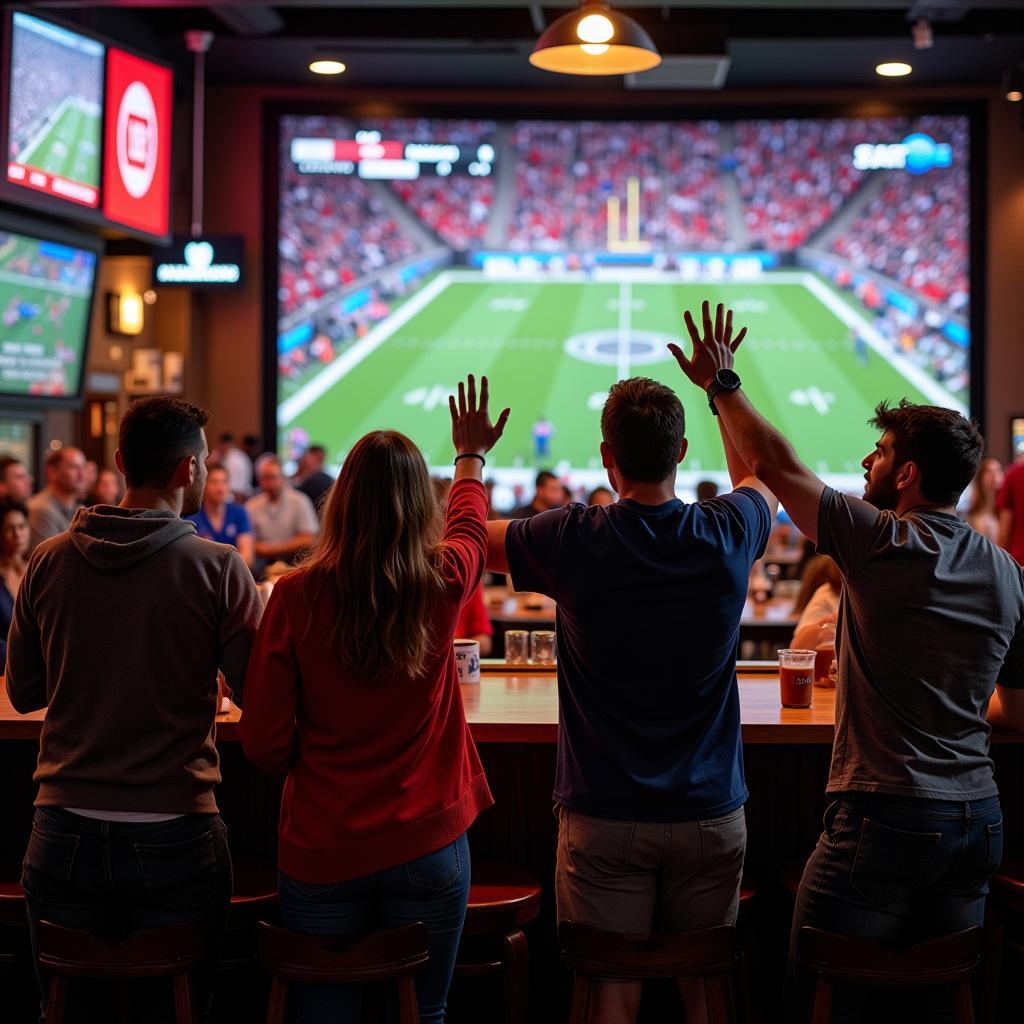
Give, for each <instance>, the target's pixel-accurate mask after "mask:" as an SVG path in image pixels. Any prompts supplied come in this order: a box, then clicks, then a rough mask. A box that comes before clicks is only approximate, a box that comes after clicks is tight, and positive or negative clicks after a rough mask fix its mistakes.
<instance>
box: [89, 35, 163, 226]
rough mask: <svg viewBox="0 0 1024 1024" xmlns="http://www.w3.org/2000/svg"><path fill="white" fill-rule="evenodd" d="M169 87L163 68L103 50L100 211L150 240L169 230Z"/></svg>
mask: <svg viewBox="0 0 1024 1024" xmlns="http://www.w3.org/2000/svg"><path fill="white" fill-rule="evenodd" d="M172 85H173V80H172V77H171V72H170V71H169V70H168V69H167V68H164V67H161V66H160V65H159V64H153V63H152V62H150V61H148V60H142V59H141V58H139V57H134V56H132V55H131V54H129V53H125V52H124V51H122V50H117V49H114V48H111V49H110V50H109V51H108V53H107V110H106V139H105V142H104V155H105V164H104V167H105V172H106V174H105V178H104V181H105V188H104V196H103V212H104V214H105V215H106V217H107V218H108V219H109V220H112V221H114V222H116V223H118V224H123V225H124V226H125V227H128V228H135V229H136V230H139V231H144V232H147V233H148V234H151V235H166V234H167V232H168V227H169V224H168V202H169V190H170V143H171V98H172V97H171V91H172Z"/></svg>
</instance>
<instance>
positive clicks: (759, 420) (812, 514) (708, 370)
mask: <svg viewBox="0 0 1024 1024" xmlns="http://www.w3.org/2000/svg"><path fill="white" fill-rule="evenodd" d="M701 312H702V316H703V321H704V333H703V336H701V334H700V332H698V330H697V327H696V325H695V324H694V322H693V317H692V316H691V315H690V313H689V311H687V312H686V313H685V314H684V319H685V321H686V327H687V330H688V331H689V334H690V340H691V341H692V342H693V355H692V356H690V357H689V358H687V357H686V356H685V355H684V354H683V351H682V349H680V348H679V346H678V345H670V346H669V349H670V350H671V352H672V354H673V355H674V356H675V357H676V361H677V362H678V363H679V366H680V367H681V369H682V371H683V373H685V374H686V376H687V377H688V378H689V379H690V381H691V382H692V383H693V384H695V385H696V386H697V387H699V388H702V389H704V390H705V391H706V390H707V389H708V387H709V386H710V385H711V383H712V382H713V380H714V377H715V374H716V373H718V371H719V370H731V369H732V365H733V356H734V353H735V351H736V349H737V348H738V347H739V344H740V342H741V341H742V340H743V338H744V336H745V334H746V331H741V332H740V333H739V334H738V335H737V337H736V338H735V339H731V340H728V341H727V340H726V337H727V336H731V331H730V332H726V331H724V330H723V331H719V332H716V330H715V327H714V325H713V324H712V322H711V307H710V305H709V304H708V303H707V302H704V304H703V306H702V307H701ZM721 315H722V307H721V305H719V307H718V317H719V319H720V318H721ZM731 319H732V311H731V310H730V311H729V314H728V316H727V317H726V323H728V324H731ZM715 408H716V409H717V411H718V415H719V418H720V419H721V421H722V428H723V430H724V431H726V432H727V433H728V435H729V438H730V439H731V440H732V443H733V444H734V445H735V447H736V451H737V453H738V454H739V457H740V458H741V459H742V460H743V461H744V462H745V463H746V464H747V466H749V467H750V469H751V470H752V471H753V474H754V477H755V478H756V479H758V480H760V481H763V484H764V485H765V486H767V488H768V490H770V491H771V492H772V493H773V494H774V495H776V496H777V497H778V499H779V501H780V502H781V503H782V505H783V506H784V508H785V509H786V511H787V512H788V513H789V515H790V518H792V520H793V522H795V523H796V525H797V527H798V529H799V530H800V532H801V533H803V535H804V536H805V537H807V538H809V539H810V540H811V541H817V539H818V507H819V505H820V503H821V495H822V491H823V490H824V489H825V484H824V483H823V482H822V481H821V480H819V479H818V477H817V476H815V475H814V473H812V472H811V471H810V470H809V469H808V468H807V467H806V466H805V465H804V464H803V463H802V462H801V461H800V460H799V459H798V458H797V455H796V452H795V451H794V449H793V446H792V445H791V444H790V443H789V441H787V440H786V438H785V437H783V436H782V434H781V433H779V431H778V430H776V428H775V427H773V426H772V425H771V424H770V423H769V422H768V421H767V420H766V419H765V418H764V417H763V416H762V415H761V414H760V413H759V412H758V411H757V410H756V409H755V408H754V406H753V405H752V404H751V403H750V400H749V399H748V398H747V396H746V395H745V394H744V393H743V391H742V389H739V388H738V389H737V390H735V391H720V392H719V393H718V395H717V396H716V398H715Z"/></svg>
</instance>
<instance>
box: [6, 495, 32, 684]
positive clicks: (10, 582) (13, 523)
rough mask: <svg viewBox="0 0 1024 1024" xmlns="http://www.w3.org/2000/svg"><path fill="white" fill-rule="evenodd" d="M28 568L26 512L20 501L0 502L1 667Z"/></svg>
mask: <svg viewBox="0 0 1024 1024" xmlns="http://www.w3.org/2000/svg"><path fill="white" fill-rule="evenodd" d="M27 565H28V509H27V508H25V506H24V505H23V504H22V503H21V502H19V501H2V502H0V668H2V667H3V665H4V663H5V662H6V661H7V634H8V632H9V631H10V628H11V619H12V618H13V617H14V602H15V599H16V598H17V596H18V590H19V588H20V587H21V581H22V580H23V579H24V578H25V569H26V568H27Z"/></svg>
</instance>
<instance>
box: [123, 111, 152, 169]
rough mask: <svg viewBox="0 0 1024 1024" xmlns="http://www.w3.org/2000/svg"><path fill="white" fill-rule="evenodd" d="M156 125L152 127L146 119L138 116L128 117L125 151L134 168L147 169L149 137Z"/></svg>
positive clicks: (130, 115) (131, 115)
mask: <svg viewBox="0 0 1024 1024" xmlns="http://www.w3.org/2000/svg"><path fill="white" fill-rule="evenodd" d="M154 127H155V125H151V124H150V122H149V121H147V120H146V119H145V118H144V117H139V116H137V115H136V114H129V115H128V124H127V126H126V127H125V135H126V139H125V150H126V152H127V154H128V163H130V164H131V165H132V166H133V167H145V166H146V161H147V158H148V154H149V135H150V132H151V131H152V130H153V128H154Z"/></svg>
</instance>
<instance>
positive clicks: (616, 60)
mask: <svg viewBox="0 0 1024 1024" xmlns="http://www.w3.org/2000/svg"><path fill="white" fill-rule="evenodd" d="M530 63H531V64H532V65H533V66H534V67H535V68H542V69H543V70H544V71H558V72H560V73H561V74H563V75H627V74H636V73H637V72H639V71H649V70H650V69H651V68H653V67H657V66H658V65H659V64H660V63H661V54H660V53H658V49H657V47H656V46H655V45H654V43H653V42H652V40H651V37H650V36H649V35H648V34H647V33H646V32H645V31H644V30H643V29H642V28H641V27H640V26H639V25H638V24H637V23H636V22H635V21H634V20H633V19H632V18H630V17H627V16H626V15H625V14H621V13H620V12H619V11H613V10H612V9H611V8H610V7H609V6H608V4H607V3H606V2H605V0H583V2H582V3H581V4H580V9H579V10H578V11H572V12H571V13H570V14H563V15H562V17H561V18H559V19H558V20H557V21H554V22H552V23H551V24H550V25H549V26H548V27H547V29H545V31H544V33H543V34H542V35H541V37H540V39H538V40H537V45H536V46H535V47H534V48H533V53H531V54H530Z"/></svg>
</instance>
